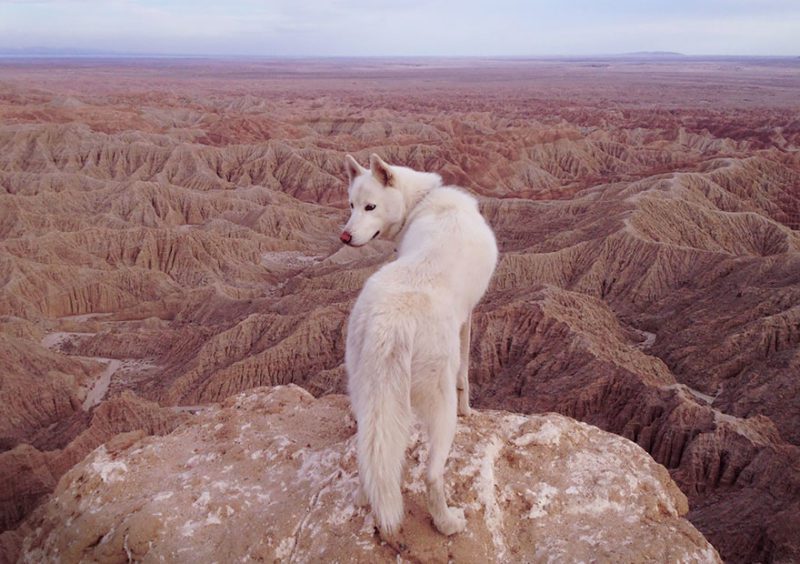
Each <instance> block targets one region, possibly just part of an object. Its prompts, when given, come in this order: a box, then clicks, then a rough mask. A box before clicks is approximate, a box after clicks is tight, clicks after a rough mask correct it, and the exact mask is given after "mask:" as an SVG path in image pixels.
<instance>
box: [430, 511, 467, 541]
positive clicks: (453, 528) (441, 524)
mask: <svg viewBox="0 0 800 564" xmlns="http://www.w3.org/2000/svg"><path fill="white" fill-rule="evenodd" d="M435 525H436V528H437V529H438V530H439V532H440V533H442V534H443V535H445V536H450V535H454V534H456V533H460V532H461V531H463V530H464V529H465V528H466V527H467V518H466V517H465V516H464V510H463V509H462V508H461V507H449V508H448V510H447V516H446V517H445V518H444V519H440V520H439V521H436V522H435Z"/></svg>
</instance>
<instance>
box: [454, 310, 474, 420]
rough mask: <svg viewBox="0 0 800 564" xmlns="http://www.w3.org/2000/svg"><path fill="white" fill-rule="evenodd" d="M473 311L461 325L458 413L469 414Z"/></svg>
mask: <svg viewBox="0 0 800 564" xmlns="http://www.w3.org/2000/svg"><path fill="white" fill-rule="evenodd" d="M471 328H472V312H470V314H469V315H468V316H467V320H466V321H465V322H464V324H463V325H462V326H461V331H459V337H460V340H461V351H460V353H461V363H460V364H459V366H458V379H457V380H456V388H457V389H458V414H459V415H469V414H470V413H471V411H472V410H471V409H470V407H469V340H470V334H471V332H472V329H471Z"/></svg>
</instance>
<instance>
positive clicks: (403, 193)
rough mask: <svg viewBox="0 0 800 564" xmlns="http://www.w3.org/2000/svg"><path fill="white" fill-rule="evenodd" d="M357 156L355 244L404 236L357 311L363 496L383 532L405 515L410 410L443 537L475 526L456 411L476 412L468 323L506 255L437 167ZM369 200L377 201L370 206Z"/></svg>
mask: <svg viewBox="0 0 800 564" xmlns="http://www.w3.org/2000/svg"><path fill="white" fill-rule="evenodd" d="M370 165H371V167H370V170H367V169H365V168H363V167H361V166H360V165H358V164H357V163H355V161H354V160H352V158H351V157H348V160H347V162H346V166H347V170H348V175H349V176H350V189H349V196H350V202H351V203H352V204H353V212H352V215H351V217H350V220H349V221H348V223H347V226H346V227H345V230H346V231H347V232H349V233H350V234H351V235H352V239H351V242H350V244H353V245H355V246H360V245H364V244H366V243H368V242H369V241H370V240H371V239H372V238H373V235H374V234H375V233H376V232H377V231H380V233H381V236H382V237H385V238H389V239H393V240H397V241H398V243H399V244H398V248H397V259H396V260H394V261H392V262H390V263H388V264H386V265H384V266H383V267H382V268H381V269H380V270H378V271H377V272H376V273H375V274H373V275H372V276H371V277H370V278H369V280H367V282H366V284H365V285H364V289H363V290H362V291H361V294H360V295H359V297H358V299H357V300H356V303H355V305H354V306H353V311H352V313H351V315H350V321H349V325H348V333H347V351H346V354H345V363H346V366H347V373H348V376H349V378H348V388H349V392H350V399H351V402H352V406H353V411H354V413H355V416H356V420H357V421H358V437H357V442H358V449H357V450H358V468H359V475H360V481H361V488H362V491H361V497H366V499H367V500H368V501H369V503H370V505H371V506H372V512H373V514H374V515H375V518H376V520H377V522H378V526H379V528H380V530H381V532H382V533H383V534H384V535H385V536H390V537H391V536H392V535H393V534H394V533H395V532H396V531H397V529H398V528H399V526H400V524H401V522H402V519H403V499H402V494H401V491H400V485H401V480H402V471H403V462H404V459H405V449H406V445H407V442H408V436H409V425H410V422H411V418H412V413H416V414H417V416H418V417H419V418H420V420H421V421H422V424H423V426H424V428H425V429H426V431H427V434H428V439H429V443H430V456H429V464H428V472H427V479H426V481H427V485H428V508H429V510H430V512H431V515H432V517H433V521H434V524H435V525H436V527H437V529H438V530H439V531H440V532H442V533H443V534H445V535H450V534H453V533H457V532H459V531H461V530H463V529H464V527H465V526H466V519H465V518H464V512H463V510H461V509H456V508H450V507H448V506H447V502H446V499H445V491H444V481H443V476H444V467H445V463H446V461H447V457H448V455H449V452H450V447H451V445H452V442H453V437H454V435H455V429H456V413H457V410H458V412H460V413H462V414H468V413H469V383H468V379H467V371H468V364H469V334H470V331H469V324H470V316H471V312H472V309H473V308H474V307H475V305H476V304H477V303H478V301H479V300H480V299H481V297H482V296H483V294H484V293H485V292H486V288H487V286H488V285H489V279H490V278H491V276H492V272H493V271H494V268H495V265H496V263H497V244H496V242H495V238H494V234H493V233H492V230H491V229H490V228H489V226H488V225H487V223H486V221H485V220H484V219H483V217H482V216H481V214H480V212H479V211H478V204H477V201H476V200H475V199H474V198H473V197H472V196H470V195H468V194H466V193H465V192H463V191H461V190H459V189H458V188H454V187H444V186H442V181H441V177H440V176H439V175H437V174H431V173H424V172H417V171H414V170H412V169H409V168H405V167H399V166H390V165H387V164H386V163H385V162H383V161H382V160H380V158H378V157H377V155H372V157H371V162H370ZM368 204H372V205H375V209H374V210H371V211H366V210H365V209H364V207H365V206H366V205H368Z"/></svg>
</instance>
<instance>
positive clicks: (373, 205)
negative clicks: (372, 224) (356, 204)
mask: <svg viewBox="0 0 800 564" xmlns="http://www.w3.org/2000/svg"><path fill="white" fill-rule="evenodd" d="M364 209H365V210H367V211H372V210H374V209H375V204H367V205H366V206H364Z"/></svg>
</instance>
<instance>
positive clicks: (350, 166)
mask: <svg viewBox="0 0 800 564" xmlns="http://www.w3.org/2000/svg"><path fill="white" fill-rule="evenodd" d="M344 169H345V170H346V171H347V179H348V180H349V181H350V183H351V184H352V183H353V179H354V178H355V177H356V176H358V175H360V174H363V173H365V172H367V169H365V168H364V167H363V166H361V165H360V164H358V161H357V160H355V159H354V158H353V157H352V155H346V156H345V158H344Z"/></svg>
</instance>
